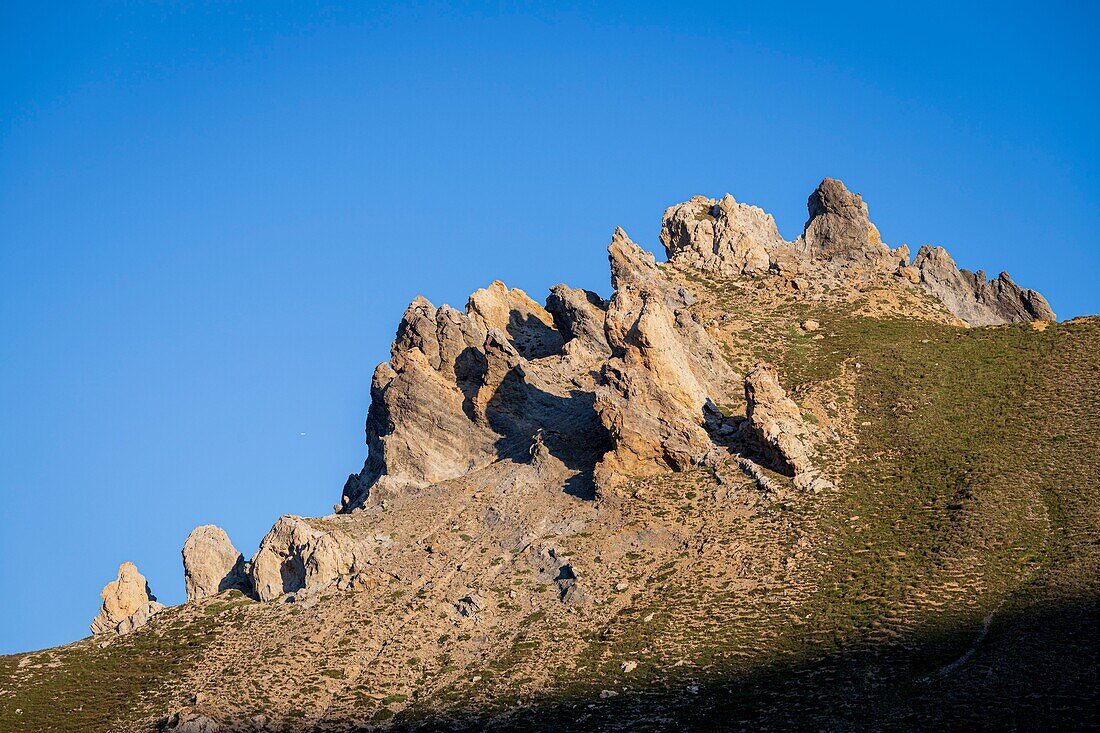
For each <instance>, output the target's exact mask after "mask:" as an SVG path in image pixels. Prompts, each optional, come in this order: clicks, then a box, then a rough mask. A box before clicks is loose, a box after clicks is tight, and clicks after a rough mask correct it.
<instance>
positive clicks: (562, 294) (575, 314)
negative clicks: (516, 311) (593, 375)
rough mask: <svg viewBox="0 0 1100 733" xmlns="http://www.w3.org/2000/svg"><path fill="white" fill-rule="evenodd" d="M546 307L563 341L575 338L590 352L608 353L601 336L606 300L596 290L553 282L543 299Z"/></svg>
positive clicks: (602, 333)
mask: <svg viewBox="0 0 1100 733" xmlns="http://www.w3.org/2000/svg"><path fill="white" fill-rule="evenodd" d="M546 310H547V311H549V313H550V315H551V316H553V318H554V326H555V327H556V328H557V329H558V332H559V333H561V335H562V337H563V338H564V339H565V341H566V342H567V343H568V342H570V341H572V340H574V339H575V340H576V341H577V342H578V343H580V344H583V345H584V347H585V348H586V349H587V350H588V351H589V352H591V353H592V354H594V355H601V356H605V357H606V356H607V355H609V354H610V353H611V347H610V346H608V345H607V337H606V336H605V335H604V325H605V322H606V320H607V303H606V302H605V301H604V299H603V298H601V297H600V296H599V295H597V294H596V293H593V292H591V291H589V290H581V289H580V288H571V287H569V286H567V285H555V286H554V287H552V288H550V295H549V296H548V297H547V298H546Z"/></svg>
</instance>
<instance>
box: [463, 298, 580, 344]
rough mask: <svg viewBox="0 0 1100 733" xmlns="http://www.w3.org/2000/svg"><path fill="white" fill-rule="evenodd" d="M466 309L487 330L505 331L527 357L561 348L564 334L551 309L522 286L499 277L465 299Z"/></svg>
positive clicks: (510, 340)
mask: <svg viewBox="0 0 1100 733" xmlns="http://www.w3.org/2000/svg"><path fill="white" fill-rule="evenodd" d="M466 313H467V314H468V315H469V316H470V317H471V318H472V319H473V320H475V321H477V322H478V323H480V324H481V327H482V328H484V329H485V330H486V331H489V330H491V329H493V328H497V329H500V330H501V331H502V332H504V333H505V334H506V335H507V337H508V339H507V340H508V341H509V342H510V343H511V344H512V346H513V347H514V348H515V350H516V351H517V352H519V354H520V355H522V356H523V358H525V359H538V358H540V357H543V356H549V355H550V354H554V353H557V352H558V351H560V350H561V346H562V334H560V333H558V331H557V330H556V329H555V327H554V319H553V317H552V316H551V315H550V313H549V312H547V310H546V309H545V308H543V307H542V306H540V305H539V304H538V303H536V302H535V301H533V300H532V299H531V298H529V297H528V296H527V293H525V292H523V291H522V290H520V289H519V288H512V289H509V288H508V286H507V285H505V284H504V283H502V282H501V281H500V280H494V281H493V282H492V283H491V284H490V285H489V287H487V288H482V289H481V290H476V291H474V293H473V294H472V295H470V299H469V301H467V303H466Z"/></svg>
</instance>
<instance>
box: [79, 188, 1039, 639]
mask: <svg viewBox="0 0 1100 733" xmlns="http://www.w3.org/2000/svg"><path fill="white" fill-rule="evenodd" d="M808 211H809V218H808V220H807V222H806V225H805V227H804V230H803V233H802V234H801V235H800V236H799V237H798V238H796V239H795V240H793V241H787V240H784V239H783V238H782V236H780V234H779V231H778V229H777V227H776V225H775V221H774V219H773V218H772V216H771V215H769V214H767V213H765V212H764V211H763V210H761V209H759V208H757V207H755V206H750V205H747V204H743V203H740V202H737V201H735V200H734V199H733V197H732V196H729V195H728V194H727V195H726V196H725V197H723V198H722V199H719V200H714V199H709V198H705V197H701V196H696V197H694V198H692V199H690V200H688V201H686V202H684V203H681V204H678V205H676V206H672V207H670V208H669V209H667V210H666V211H665V214H664V218H663V221H662V228H661V234H660V238H661V242H662V244H663V245H664V247H665V251H666V254H667V256H668V260H669V261H670V262H671V263H673V264H674V265H676V266H682V267H690V268H695V269H697V270H699V271H702V272H703V273H706V274H707V275H708V276H711V277H717V278H741V277H755V278H767V277H774V278H778V279H780V280H781V281H782V282H783V283H785V284H786V285H787V286H788V287H790V288H792V289H794V290H802V291H806V290H812V289H813V288H815V287H819V288H820V287H829V288H833V289H835V288H836V287H844V285H845V284H846V283H847V284H849V285H850V284H851V283H853V282H858V281H859V280H860V279H861V278H867V277H882V276H887V277H892V278H895V279H896V280H897V281H898V282H899V283H903V284H905V283H907V284H909V285H910V286H912V287H914V288H920V289H921V290H923V291H925V292H926V293H928V294H931V295H932V296H934V297H935V298H937V299H938V300H939V301H940V302H942V303H943V305H944V306H945V307H946V309H947V310H948V311H950V312H951V313H953V314H954V315H955V316H956V317H958V318H959V319H960V320H961V321H963V322H965V323H966V324H968V325H971V326H984V325H992V324H999V323H1007V322H1012V321H1028V320H1054V313H1053V311H1051V309H1050V306H1049V305H1048V304H1047V302H1046V300H1045V299H1044V298H1043V296H1041V295H1040V294H1039V293H1037V292H1035V291H1033V290H1025V289H1022V288H1020V287H1019V286H1017V285H1016V284H1015V283H1014V282H1013V281H1012V280H1011V279H1010V278H1009V277H1008V275H1007V274H1006V273H1001V275H1000V276H999V277H997V278H996V279H994V280H989V281H987V280H986V279H985V275H984V273H982V272H980V271H979V272H977V273H971V272H968V271H966V270H960V269H959V268H957V267H956V265H955V263H954V261H953V260H952V259H951V257H950V256H949V255H948V254H947V252H946V250H944V249H943V248H941V247H929V246H923V247H921V248H920V250H919V251H918V252H917V255H916V257H915V258H914V259H913V260H912V262H910V260H909V250H908V248H907V247H905V246H901V247H898V248H896V249H890V248H889V247H888V246H887V245H885V244H884V243H883V242H882V240H881V239H880V237H879V233H878V230H877V229H876V228H875V226H874V224H872V223H871V221H870V218H869V216H868V211H867V205H866V204H865V203H864V202H863V200H862V198H861V197H860V196H859V195H858V194H853V193H851V192H849V191H848V190H847V189H846V188H845V187H844V185H843V184H842V183H841V182H840V181H837V180H834V179H825V180H824V181H823V182H822V183H821V184H820V185H819V186H818V187H817V189H816V190H815V191H814V192H813V194H811V196H810V199H809V202H808ZM608 254H609V260H610V264H611V284H612V287H613V290H614V292H613V294H612V296H611V298H610V299H607V300H605V299H603V298H602V297H600V296H599V295H596V294H595V293H592V292H588V291H584V290H578V289H573V288H569V287H567V286H565V285H557V286H555V287H554V288H552V289H551V292H550V295H549V297H548V298H547V300H546V305H545V307H543V306H541V305H539V304H538V303H536V302H535V301H533V300H532V299H531V298H529V297H528V296H527V295H526V294H525V293H524V292H523V291H521V290H518V289H508V288H507V287H506V286H505V285H504V284H503V283H500V282H494V283H493V284H491V285H490V286H489V287H488V288H485V289H483V290H478V291H477V292H475V293H474V294H473V295H472V296H471V297H470V300H469V302H468V304H467V306H466V308H465V310H464V311H459V310H457V309H454V308H451V307H449V306H446V305H444V306H442V307H439V308H436V307H435V306H434V305H432V304H431V303H430V302H428V301H427V300H426V299H425V298H423V297H418V298H416V299H415V300H414V301H413V302H412V303H411V304H410V305H409V307H408V309H407V310H406V311H405V314H404V316H403V317H402V319H401V323H400V325H399V326H398V330H397V336H396V338H395V340H394V342H393V347H392V350H391V356H390V359H389V360H388V361H386V362H384V363H382V364H380V365H379V366H378V368H377V369H376V370H375V373H374V377H373V380H372V384H371V406H370V410H369V413H368V418H367V444H368V458H367V461H366V464H365V465H364V467H363V469H362V471H360V472H359V473H357V474H353V475H352V476H350V477H349V479H348V481H347V483H346V484H345V486H344V491H343V495H342V499H341V502H340V504H339V505H337V506H336V507H335V508H336V510H337V511H338V512H342V513H354V512H355V511H357V510H359V509H361V508H363V507H364V506H366V505H367V504H368V503H371V502H384V501H385V500H386V498H387V497H392V496H394V495H398V494H400V493H401V492H408V491H415V490H417V489H419V488H423V487H426V486H429V485H433V484H436V483H439V482H442V481H446V480H449V479H453V478H456V477H459V476H463V475H465V474H467V473H469V472H470V471H472V470H475V469H477V468H480V467H484V466H487V465H489V464H491V463H493V462H495V461H501V460H514V461H527V462H530V461H534V462H538V461H543V460H545V461H556V462H558V463H559V464H560V465H561V466H563V467H565V468H567V469H570V470H572V471H573V473H575V474H577V475H579V476H581V478H582V479H583V480H582V481H580V482H579V483H578V486H580V488H579V489H577V491H578V495H581V496H584V497H586V498H593V497H598V496H599V495H600V493H601V492H614V491H615V488H616V486H617V485H618V484H619V483H621V482H622V481H623V479H622V477H623V476H628V475H629V476H644V475H647V474H655V473H659V472H662V471H668V470H670V469H671V470H684V469H687V468H690V467H692V466H696V465H700V464H704V465H705V464H708V463H709V462H713V461H714V460H715V458H714V456H715V448H716V442H715V435H716V434H717V435H722V436H726V437H727V438H730V439H734V440H740V441H742V442H746V441H747V442H751V443H753V444H754V445H755V446H756V449H757V452H758V455H759V459H760V462H754V461H750V460H747V459H742V461H741V465H742V468H743V469H744V470H745V471H746V472H747V473H749V474H750V475H751V476H753V477H754V478H755V479H756V480H757V482H758V483H759V484H760V486H761V488H763V489H768V488H770V487H771V485H772V483H773V479H769V478H767V477H766V476H765V475H764V473H763V472H762V471H760V470H759V466H760V465H762V463H761V462H765V463H767V464H768V466H769V467H770V468H775V469H777V470H779V471H780V472H782V473H785V474H786V475H788V476H790V477H791V478H792V479H793V486H794V487H795V489H796V490H798V489H801V490H809V491H819V490H822V489H823V488H825V487H827V486H829V485H830V484H829V482H828V481H827V479H825V478H824V476H823V475H822V474H821V472H820V471H819V470H818V468H817V467H816V466H815V465H814V456H815V452H814V447H813V446H814V442H815V440H816V437H817V436H816V435H815V428H814V426H812V425H810V424H807V423H806V422H805V421H804V420H803V417H802V414H801V411H800V410H799V408H798V405H797V404H795V403H794V401H793V400H791V399H790V398H789V397H788V396H787V394H786V392H785V391H784V389H783V387H782V386H781V384H780V377H779V374H778V373H777V371H776V370H775V368H774V367H772V366H770V365H767V364H758V365H757V366H756V367H755V368H754V369H753V370H751V371H750V372H749V374H748V375H746V376H745V377H741V376H740V375H738V374H736V373H734V371H733V369H732V368H731V367H730V366H729V365H728V363H727V361H726V360H725V359H724V358H723V357H722V355H721V352H720V348H719V345H718V344H717V343H716V341H715V339H714V338H713V337H711V335H710V334H709V333H708V332H707V330H706V328H705V327H704V326H703V325H702V324H700V323H698V322H697V321H696V320H694V318H693V317H692V315H691V313H690V312H689V306H691V305H692V303H694V301H695V296H694V295H693V294H692V293H691V292H689V291H688V290H686V289H684V288H682V287H676V286H675V285H674V284H673V283H672V281H671V280H670V279H669V278H668V277H666V276H665V275H664V274H663V273H662V272H661V270H660V268H659V267H658V266H657V264H656V262H655V261H654V258H653V255H652V254H650V253H648V252H646V251H644V250H643V249H641V248H640V247H639V246H638V245H636V244H635V243H634V242H632V241H631V240H630V238H629V237H628V236H627V235H626V233H625V232H623V231H622V230H621V229H617V230H616V231H615V233H614V236H613V237H612V241H611V244H610V246H609V248H608ZM562 385H566V387H564V388H563V386H562ZM734 391H743V393H744V397H745V402H746V404H747V410H746V414H745V415H744V416H743V417H737V418H733V419H730V418H728V417H726V416H723V415H722V413H721V411H720V410H719V409H718V408H717V405H719V404H729V402H730V400H729V399H727V398H728V396H729V395H731V394H732V393H733V392H734ZM548 475H551V476H554V477H559V476H560V475H562V474H561V473H553V472H550V473H548ZM554 480H557V479H556V478H555V479H554ZM586 482H587V483H586ZM586 487H587V488H586ZM183 563H184V577H185V585H186V591H187V599H188V601H189V602H193V601H196V600H199V599H202V598H204V597H207V596H210V595H213V594H217V593H220V592H222V591H227V590H234V589H235V590H239V591H241V592H243V593H246V594H248V595H250V596H252V597H254V598H257V599H259V600H265V601H266V600H272V599H276V598H280V597H282V596H285V595H287V594H289V593H300V592H303V591H304V592H309V591H315V590H318V589H320V588H326V587H332V586H335V587H337V588H345V587H352V586H354V584H355V582H356V577H357V574H358V573H359V572H361V569H362V563H363V558H362V557H360V555H359V552H358V549H357V547H356V546H355V545H354V544H353V543H349V542H348V541H347V539H346V538H345V537H342V536H337V535H335V534H332V533H330V532H326V531H325V530H324V529H323V528H318V527H315V526H313V525H311V524H310V521H309V520H307V519H303V518H300V517H294V516H284V517H282V518H280V519H279V520H278V522H276V524H275V525H274V527H273V528H272V529H271V531H270V532H269V533H268V534H267V535H266V536H265V537H264V539H263V541H262V542H261V543H260V547H259V549H258V550H257V552H256V554H255V555H254V556H253V557H252V559H251V560H246V559H245V558H244V557H243V555H242V554H241V553H240V552H238V551H237V549H236V548H235V547H234V546H233V544H232V542H231V541H230V540H229V537H228V536H227V535H226V533H225V532H224V531H223V530H221V529H220V528H218V527H215V526H212V525H205V526H201V527H198V528H196V529H195V530H194V531H193V532H192V533H191V535H190V536H189V537H188V538H187V541H186V542H185V544H184V547H183ZM102 597H103V605H102V609H101V611H100V613H99V615H98V616H96V618H95V620H94V621H93V623H92V631H93V633H97V634H104V633H113V634H124V633H127V632H129V631H132V630H133V629H135V628H138V627H140V626H142V625H143V624H145V623H146V622H148V620H149V619H150V618H152V617H153V616H154V615H155V614H156V613H157V612H158V611H160V610H161V609H162V608H163V606H162V605H161V604H159V603H157V601H156V599H155V597H154V596H153V595H152V594H151V593H150V592H149V587H148V585H147V583H146V581H145V578H144V577H143V576H142V575H141V574H140V573H139V572H138V571H137V568H136V567H134V565H133V564H132V563H123V564H122V566H121V567H120V568H119V573H118V577H117V579H116V580H115V581H113V582H112V583H110V584H108V585H107V587H105V588H104V589H103V593H102Z"/></svg>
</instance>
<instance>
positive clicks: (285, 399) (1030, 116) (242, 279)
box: [0, 2, 1100, 653]
mask: <svg viewBox="0 0 1100 733" xmlns="http://www.w3.org/2000/svg"><path fill="white" fill-rule="evenodd" d="M771 5H773V4H771V3H747V4H743V5H742V4H738V3H716V4H710V5H708V4H699V5H693V6H688V5H684V4H671V3H670V4H667V5H661V4H650V3H644V2H632V3H624V4H621V5H616V4H601V5H599V6H595V5H571V4H555V6H554V8H553V9H552V10H547V9H540V8H538V7H536V6H534V5H530V6H526V5H511V4H507V3H501V4H493V5H485V6H480V5H466V4H448V5H444V4H435V3H413V4H402V5H400V6H397V5H394V6H383V5H377V6H368V5H366V4H359V3H354V4H348V5H347V6H345V7H339V6H328V5H324V4H315V3H301V4H290V3H275V4H272V3H266V2H263V3H211V4H177V3H122V2H119V3H103V4H83V5H78V4H75V3H72V4H70V3H64V4H57V5H52V6H51V5H49V4H47V3H22V4H16V3H11V2H7V3H2V4H0V81H2V83H0V277H2V281H0V282H2V287H0V513H2V517H3V521H4V530H3V532H2V533H0V587H2V588H4V589H5V593H4V596H5V597H4V599H3V602H2V603H0V629H3V630H4V631H3V634H2V635H0V653H3V652H11V651H17V650H24V649H31V648H39V647H45V646H50V645H55V644H59V643H64V642H67V641H71V640H73V639H76V638H78V637H80V636H83V635H84V634H86V633H87V624H88V622H89V621H90V620H91V618H92V616H94V615H95V613H96V610H97V607H98V603H99V596H98V594H99V590H100V588H101V587H102V586H103V585H104V583H106V582H107V581H109V580H111V579H113V577H114V573H115V571H116V569H117V566H118V563H119V562H121V561H123V560H132V561H134V562H136V563H137V565H138V567H139V568H140V569H141V570H142V571H143V572H144V573H145V574H146V575H147V576H148V578H149V581H150V584H151V586H152V588H153V591H154V592H155V593H156V594H158V595H159V596H160V598H161V600H163V601H165V602H167V603H179V602H181V601H182V600H183V577H182V576H183V574H182V566H181V562H180V555H179V551H180V547H181V546H182V544H183V540H184V538H185V537H186V535H187V533H188V532H189V531H190V529H191V528H192V527H194V526H195V525H197V524H201V523H207V522H213V523H216V524H219V525H221V526H222V527H224V528H225V529H226V530H227V531H228V532H229V534H230V536H231V537H232V538H233V540H234V542H235V543H236V544H237V546H238V548H239V549H241V550H242V551H244V552H245V554H246V555H250V554H251V553H252V552H253V550H254V549H255V547H256V544H257V543H258V541H259V539H260V538H261V537H262V536H263V534H264V533H265V532H266V531H267V529H268V528H269V527H270V526H271V524H272V523H273V522H274V521H275V519H276V518H277V517H278V516H279V515H280V514H284V513H297V514H307V515H308V514H321V513H325V512H327V511H329V510H330V509H331V505H332V503H333V502H334V501H337V500H338V499H339V494H340V489H341V487H342V486H343V482H344V479H345V478H346V477H347V474H348V473H350V472H353V471H358V470H359V468H360V466H361V465H362V461H363V459H364V457H365V447H364V445H363V423H364V419H365V415H366V410H367V405H368V400H369V394H368V391H369V382H370V375H371V372H372V370H373V367H374V365H375V363H377V362H378V361H380V360H383V359H384V358H386V356H387V351H388V348H389V342H390V340H391V338H392V336H393V332H394V329H395V327H396V324H397V321H398V319H399V317H400V315H401V312H402V311H403V309H404V307H405V305H406V304H407V303H408V302H409V300H411V299H412V298H413V296H415V295H417V294H418V293H422V294H424V295H425V296H427V297H428V298H429V299H431V300H432V301H433V302H436V303H437V304H438V303H441V302H449V303H452V304H455V305H462V304H464V303H465V300H466V296H467V295H468V294H469V293H470V292H471V291H472V290H474V289H476V288H478V287H481V286H484V285H485V284H487V283H488V282H489V281H490V280H492V279H494V278H500V279H503V280H504V281H505V282H507V283H508V284H509V285H513V286H519V287H522V288H524V289H526V290H527V291H528V292H529V293H531V294H532V295H533V296H534V297H535V298H536V299H539V300H541V299H542V298H543V297H545V293H546V290H547V289H548V287H549V286H550V285H553V284H555V283H557V282H568V283H570V284H572V285H575V286H583V287H587V288H590V289H595V290H598V291H600V292H602V293H605V294H606V293H607V292H608V290H609V287H608V282H607V279H608V278H607V263H606V253H605V251H604V248H605V246H606V244H607V242H608V240H609V238H610V235H611V232H612V231H613V229H614V227H615V226H616V225H622V226H623V227H624V228H625V229H626V230H627V231H628V232H629V233H630V234H631V235H632V236H633V237H634V238H635V239H636V240H637V241H639V242H640V243H642V244H643V245H645V246H648V247H650V248H654V249H659V245H658V242H657V232H658V227H659V221H660V215H661V212H662V211H663V209H664V208H665V207H666V206H668V205H670V204H673V203H676V202H679V201H682V200H684V199H686V198H688V197H689V196H691V195H693V194H700V193H701V194H707V195H710V196H719V195H721V194H722V193H724V192H726V191H729V192H730V193H732V194H733V195H734V196H735V197H736V198H738V199H739V200H744V201H748V202H750V203H754V204H757V205H759V206H762V207H764V208H765V209H766V210H768V211H770V212H772V213H774V214H775V216H776V220H777V221H778V223H779V227H780V230H781V232H782V233H783V234H784V235H785V236H786V237H788V238H793V237H794V236H795V235H797V234H798V233H799V232H800V231H801V226H802V223H803V221H804V219H805V215H806V209H805V202H806V197H807V196H808V195H809V193H810V191H811V190H812V189H813V187H814V186H815V185H816V184H817V182H818V181H820V179H821V178H823V177H825V176H833V177H838V178H841V179H843V180H844V181H845V182H846V183H847V184H848V185H849V187H850V188H852V189H853V190H857V191H860V192H862V193H863V194H864V197H865V199H866V200H867V201H868V202H869V205H870V208H871V215H872V218H873V219H874V221H875V222H876V223H877V225H878V227H879V229H880V230H881V232H882V235H883V238H884V239H885V241H887V242H888V243H890V244H891V245H892V246H896V245H898V244H901V243H903V242H905V243H908V244H909V245H910V246H911V247H912V248H913V249H914V250H915V248H916V246H918V245H920V244H923V243H926V242H928V243H934V244H942V245H944V246H946V247H948V249H949V250H950V251H951V253H952V254H953V255H954V257H955V259H956V260H957V261H958V262H959V264H960V265H962V266H965V267H970V268H978V267H984V268H985V269H986V270H987V272H989V273H990V274H991V275H994V274H996V273H997V272H999V271H1000V270H1002V269H1005V270H1008V271H1009V272H1010V273H1012V275H1013V276H1014V278H1015V279H1016V280H1017V282H1020V283H1021V284H1023V285H1025V286H1027V287H1034V288H1036V289H1038V290H1040V291H1041V292H1043V293H1044V294H1045V295H1047V297H1048V298H1049V300H1050V301H1051V303H1052V305H1053V307H1054V309H1055V311H1056V312H1057V313H1058V314H1059V316H1060V317H1071V316H1075V315H1081V314H1087V313H1097V312H1100V288H1098V287H1097V285H1096V283H1097V282H1098V280H1100V253H1098V247H1097V242H1096V232H1097V231H1098V230H1100V208H1098V206H1097V201H1098V200H1100V180H1098V171H1097V162H1098V156H1097V153H1098V150H1097V148H1098V145H1100V136H1098V135H1097V134H1096V119H1097V116H1098V113H1100V109H1098V96H1097V92H1098V78H1100V74H1098V70H1100V58H1098V56H1100V52H1098V50H1097V44H1096V43H1095V34H1096V31H1097V28H1098V23H1097V20H1098V13H1100V11H1098V10H1097V8H1098V7H1100V6H1097V5H1096V4H1095V3H1064V2H1061V3H1060V2H1050V3H1045V4H1043V7H1041V8H1040V7H1039V5H1038V4H1031V3H1029V4H1017V3H1011V2H1007V3H1001V4H1000V5H999V6H998V9H997V11H996V13H992V14H991V13H990V12H989V10H988V6H986V8H984V9H983V8H982V7H979V4H973V5H971V4H968V3H965V2H955V3H951V4H946V5H945V6H943V7H942V8H941V9H939V10H935V9H927V8H917V7H916V4H907V5H906V7H905V8H904V9H900V10H899V9H896V8H892V7H890V6H893V5H897V4H894V3H863V2H848V3H845V4H844V5H843V6H836V5H828V4H821V3H806V4H788V5H787V6H785V7H784V8H781V9H780V8H774V9H773V8H771V7H770V6H771ZM272 6H275V7H272ZM16 589H18V590H16Z"/></svg>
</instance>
